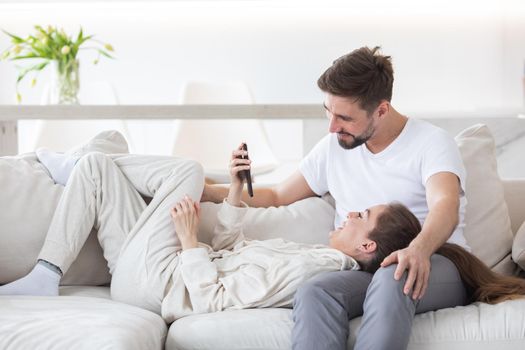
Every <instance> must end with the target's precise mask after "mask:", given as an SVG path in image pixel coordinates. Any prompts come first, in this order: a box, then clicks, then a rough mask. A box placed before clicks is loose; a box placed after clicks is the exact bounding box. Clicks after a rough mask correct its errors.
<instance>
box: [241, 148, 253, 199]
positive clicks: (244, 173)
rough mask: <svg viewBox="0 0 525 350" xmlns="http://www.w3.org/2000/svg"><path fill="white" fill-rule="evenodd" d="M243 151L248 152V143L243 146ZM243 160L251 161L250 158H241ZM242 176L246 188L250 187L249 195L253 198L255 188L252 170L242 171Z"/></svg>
mask: <svg viewBox="0 0 525 350" xmlns="http://www.w3.org/2000/svg"><path fill="white" fill-rule="evenodd" d="M242 149H243V151H246V152H248V145H246V143H243V144H242ZM241 158H242V159H249V158H248V156H247V155H246V156H244V155H243V156H241ZM242 176H243V177H244V179H245V180H246V186H248V194H249V195H250V197H253V188H252V173H251V171H250V169H248V170H243V171H242Z"/></svg>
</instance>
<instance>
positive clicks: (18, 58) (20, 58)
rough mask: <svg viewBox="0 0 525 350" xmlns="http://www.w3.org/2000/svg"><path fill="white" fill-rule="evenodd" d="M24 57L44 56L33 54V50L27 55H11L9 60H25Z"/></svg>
mask: <svg viewBox="0 0 525 350" xmlns="http://www.w3.org/2000/svg"><path fill="white" fill-rule="evenodd" d="M26 58H45V57H41V56H37V55H35V53H34V52H30V53H28V54H27V55H24V56H16V57H13V58H11V59H10V61H17V60H25V59H26Z"/></svg>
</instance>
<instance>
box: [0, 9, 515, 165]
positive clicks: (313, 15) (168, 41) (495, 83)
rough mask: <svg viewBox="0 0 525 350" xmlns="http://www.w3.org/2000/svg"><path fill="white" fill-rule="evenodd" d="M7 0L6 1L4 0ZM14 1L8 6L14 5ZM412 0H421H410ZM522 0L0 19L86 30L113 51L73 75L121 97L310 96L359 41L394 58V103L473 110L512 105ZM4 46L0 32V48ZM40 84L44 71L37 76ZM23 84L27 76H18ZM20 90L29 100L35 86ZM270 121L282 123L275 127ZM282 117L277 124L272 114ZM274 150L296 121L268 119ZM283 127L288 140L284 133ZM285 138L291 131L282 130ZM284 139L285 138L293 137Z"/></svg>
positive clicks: (283, 99) (7, 23)
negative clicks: (214, 92)
mask: <svg viewBox="0 0 525 350" xmlns="http://www.w3.org/2000/svg"><path fill="white" fill-rule="evenodd" d="M6 2H7V3H6ZM13 3H14V4H13ZM421 3H423V4H421ZM523 3H525V2H523V1H518V0H504V1H497V0H481V1H473V0H466V1H452V0H443V1H427V2H418V1H398V2H393V1H386V0H382V1H369V2H366V3H365V4H362V2H358V1H302V2H298V1H284V2H283V1H193V2H192V1H164V2H155V3H152V2H146V1H144V2H139V1H134V2H126V3H120V2H115V1H113V2H110V3H106V4H104V3H89V2H87V1H86V2H75V3H73V4H70V3H59V4H36V5H35V4H30V5H28V4H27V3H15V2H8V1H6V0H3V1H2V2H0V27H1V28H3V29H5V30H8V31H11V32H14V33H17V34H21V35H23V34H24V33H28V32H29V31H31V26H32V25H33V24H37V23H41V24H44V25H47V24H53V25H58V26H59V27H64V28H65V29H66V30H67V31H73V32H76V31H77V29H78V27H79V25H82V26H83V28H84V30H85V32H87V33H96V34H97V37H98V38H99V39H101V40H104V41H108V42H110V43H111V44H113V46H114V47H115V49H116V55H117V59H116V60H114V61H109V60H102V61H101V62H100V64H99V65H98V66H93V65H91V64H90V63H89V62H90V61H91V60H92V58H93V55H89V54H86V55H85V56H84V57H83V61H82V72H81V74H82V80H83V81H84V82H88V81H96V80H109V81H111V82H112V83H113V84H114V85H115V86H116V87H117V90H118V94H119V96H120V101H121V103H123V104H136V103H139V104H169V103H177V102H178V100H179V95H180V89H181V86H182V84H183V83H184V81H186V80H189V79H197V80H211V81H226V80H231V79H242V80H245V81H246V82H247V83H248V84H249V85H250V86H251V88H252V90H253V93H254V96H255V99H256V102H258V103H320V102H321V101H322V94H321V93H320V92H319V91H318V89H317V87H316V83H315V82H316V80H317V78H318V76H319V75H320V74H321V73H322V72H323V71H324V70H325V69H326V68H327V67H328V66H329V65H330V64H331V62H332V61H333V60H334V59H335V58H337V57H339V56H341V55H343V54H345V53H347V52H349V51H350V50H352V49H354V48H357V47H360V46H362V45H369V46H374V45H381V46H382V47H383V51H384V52H385V53H386V54H389V55H391V56H392V57H393V62H394V68H395V73H396V76H395V87H394V98H393V104H394V105H395V106H396V107H397V109H398V110H400V111H401V112H405V113H410V112H427V111H428V112H436V111H477V110H480V111H482V110H486V109H501V108H518V107H520V106H522V105H523V87H522V78H523V69H524V67H523V66H524V59H525V46H524V45H523V43H524V42H525V5H524V4H523ZM7 45H8V39H7V37H6V36H3V35H0V48H4V47H6V46H7ZM0 77H1V78H0V103H3V104H10V103H13V101H14V100H13V96H14V80H15V77H16V71H15V69H14V66H13V64H12V63H11V62H0ZM40 80H41V82H42V81H45V80H46V77H45V74H43V75H42V76H41V79H40ZM27 83H28V82H27ZM27 83H26V84H25V86H24V87H23V88H22V89H21V91H22V94H23V97H24V103H39V100H40V95H41V93H42V85H43V84H38V85H37V87H35V88H33V89H30V88H28V87H27V85H28V84H27ZM276 123H281V124H279V125H278V126H277V127H276V126H275V124H276ZM282 123H284V124H282ZM268 126H269V128H270V131H271V133H272V134H276V133H277V132H279V133H280V134H279V135H278V136H275V137H273V144H274V145H273V146H274V147H275V148H276V149H281V150H282V149H283V148H286V149H285V150H282V151H283V152H284V155H281V157H283V158H293V157H296V156H297V155H298V154H300V152H301V150H300V148H298V147H299V146H293V147H290V146H289V145H291V144H292V143H293V144H294V145H295V144H296V143H297V145H300V139H299V137H300V135H298V133H299V128H300V126H299V124H298V122H295V124H294V123H290V122H279V121H278V122H273V124H272V123H270V124H269V125H268ZM294 136H295V137H296V138H294ZM290 138H291V139H290ZM292 141H293V142H292Z"/></svg>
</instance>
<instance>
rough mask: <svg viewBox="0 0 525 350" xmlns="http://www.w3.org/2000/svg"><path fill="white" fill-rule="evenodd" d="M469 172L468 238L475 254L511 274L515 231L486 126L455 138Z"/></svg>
mask: <svg viewBox="0 0 525 350" xmlns="http://www.w3.org/2000/svg"><path fill="white" fill-rule="evenodd" d="M456 142H457V144H458V146H459V150H460V152H461V155H462V157H463V162H464V163H465V168H466V170H467V180H466V197H467V207H466V212H465V231H464V233H465V238H466V239H467V243H468V245H469V246H470V247H471V248H472V253H473V254H475V255H476V256H477V257H479V258H480V259H481V260H482V261H483V262H484V263H485V264H487V265H488V266H489V267H491V268H494V269H495V270H496V271H498V272H502V273H506V274H511V273H512V272H513V270H514V265H513V264H512V261H511V260H510V259H509V255H510V252H511V246H512V239H513V235H512V230H511V226H510V217H509V213H508V208H507V204H506V203H505V196H504V189H503V184H502V183H501V180H500V178H499V175H498V169H497V163H496V150H495V143H494V138H493V137H492V134H491V133H490V130H489V129H488V127H487V126H486V125H482V124H477V125H474V126H472V127H470V128H468V129H466V130H464V131H462V132H461V133H460V134H459V135H457V136H456Z"/></svg>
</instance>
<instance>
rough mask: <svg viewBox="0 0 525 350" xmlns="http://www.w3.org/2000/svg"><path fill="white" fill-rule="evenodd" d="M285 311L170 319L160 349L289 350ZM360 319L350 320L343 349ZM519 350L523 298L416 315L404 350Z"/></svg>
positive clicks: (524, 324)
mask: <svg viewBox="0 0 525 350" xmlns="http://www.w3.org/2000/svg"><path fill="white" fill-rule="evenodd" d="M291 313H292V312H291V310H290V309H250V310H235V311H232V310H230V311H223V312H217V313H212V314H205V315H192V316H188V317H184V318H181V319H179V320H177V321H175V322H174V323H173V324H172V325H171V327H170V329H169V332H168V339H167V340H166V350H174V349H178V350H190V349H191V350H196V349H200V350H203V349H216V350H219V349H224V350H226V349H231V350H234V349H290V348H291V331H292V327H293V322H292V320H291ZM360 323H361V318H360V317H359V318H355V319H353V320H352V321H351V322H350V337H349V339H348V349H352V348H353V346H354V344H355V339H356V335H357V333H358V332H359V326H360ZM445 348H446V349H448V350H453V349H458V350H459V349H472V350H474V349H475V350H478V349H484V350H485V349H486V350H489V349H524V348H525V300H524V299H521V300H512V301H506V302H503V303H500V304H497V305H488V304H483V303H475V304H472V305H468V306H460V307H455V308H449V309H443V310H438V311H433V312H427V313H424V314H419V315H416V317H415V319H414V323H413V326H412V334H411V336H410V342H409V345H408V349H411V350H412V349H414V350H415V349H418V350H419V349H426V350H442V349H445Z"/></svg>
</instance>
